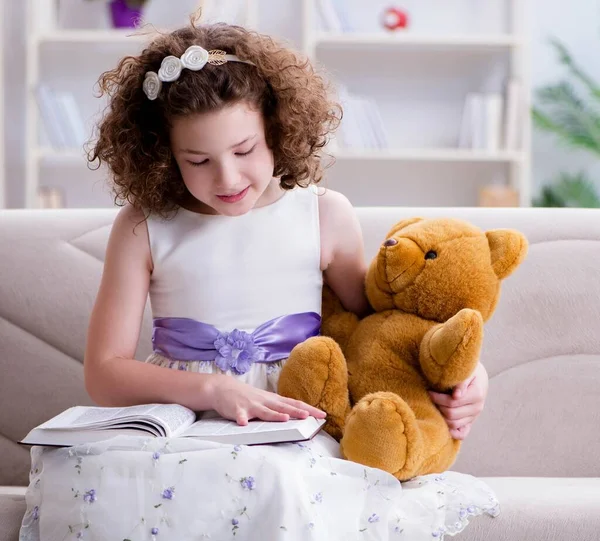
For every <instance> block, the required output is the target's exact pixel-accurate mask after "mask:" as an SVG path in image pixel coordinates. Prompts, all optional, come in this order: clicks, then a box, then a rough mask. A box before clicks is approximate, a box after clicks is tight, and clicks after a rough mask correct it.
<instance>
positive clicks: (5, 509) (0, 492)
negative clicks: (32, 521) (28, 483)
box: [0, 487, 27, 541]
mask: <svg viewBox="0 0 600 541" xmlns="http://www.w3.org/2000/svg"><path fill="white" fill-rule="evenodd" d="M26 508H27V506H26V504H25V489H24V488H19V487H8V488H2V487H0V539H1V540H2V541H17V539H18V538H19V528H20V527H21V519H22V518H23V515H24V514H25V509H26Z"/></svg>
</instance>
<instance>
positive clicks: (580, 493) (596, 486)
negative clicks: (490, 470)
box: [459, 477, 600, 541]
mask: <svg viewBox="0 0 600 541" xmlns="http://www.w3.org/2000/svg"><path fill="white" fill-rule="evenodd" d="M484 480H485V481H486V483H488V484H489V485H490V487H491V488H492V489H493V490H494V491H495V492H496V496H497V497H498V501H499V502H500V515H499V516H497V517H496V518H490V517H481V518H478V519H477V520H475V521H473V523H472V524H470V525H469V527H468V528H467V529H466V530H465V531H464V532H463V533H461V534H460V536H459V539H460V540H461V541H482V540H483V539H485V540H486V541H521V540H523V541H525V540H526V541H542V540H543V541H567V540H571V539H572V540H574V541H575V540H576V541H598V539H599V538H600V533H599V532H600V513H599V512H598V509H600V478H550V477H487V478H484Z"/></svg>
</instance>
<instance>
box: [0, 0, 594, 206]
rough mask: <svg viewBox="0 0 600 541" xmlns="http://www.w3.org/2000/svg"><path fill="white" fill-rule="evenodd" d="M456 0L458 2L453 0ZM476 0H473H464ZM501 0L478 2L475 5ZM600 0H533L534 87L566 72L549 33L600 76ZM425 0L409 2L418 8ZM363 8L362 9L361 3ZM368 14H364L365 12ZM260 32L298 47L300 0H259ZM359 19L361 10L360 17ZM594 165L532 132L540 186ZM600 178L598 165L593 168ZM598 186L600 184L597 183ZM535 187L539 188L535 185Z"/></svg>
mask: <svg viewBox="0 0 600 541" xmlns="http://www.w3.org/2000/svg"><path fill="white" fill-rule="evenodd" d="M4 1H5V10H6V18H5V33H4V35H5V43H4V47H3V51H4V55H5V66H6V77H5V84H6V89H5V99H6V171H7V179H8V187H7V191H8V193H7V202H8V205H9V206H10V207H19V206H22V205H23V202H24V199H23V189H22V179H23V178H24V170H25V166H24V126H25V111H24V95H25V88H24V86H25V39H26V36H25V35H24V32H23V27H24V23H25V14H24V10H25V8H24V2H23V1H12V0H10V1H9V0H4ZM455 1H457V0H455ZM460 1H463V2H464V1H474V0H460ZM497 1H498V0H477V1H476V2H475V4H474V5H475V6H479V7H478V8H477V9H482V8H481V5H482V4H484V3H485V2H487V3H488V4H489V5H490V6H492V7H493V5H494V4H495V3H496V2H497ZM599 1H600V0H571V1H570V2H569V3H568V4H565V3H564V2H562V1H561V0H531V2H532V4H533V13H532V15H533V17H532V28H531V31H532V38H533V40H532V48H531V50H532V59H531V63H532V70H533V85H534V87H537V86H539V85H541V84H544V83H547V82H552V81H555V80H556V79H558V78H559V77H560V75H561V73H562V70H561V68H560V66H558V64H557V62H556V60H555V58H554V56H553V55H552V51H551V49H550V48H549V47H548V46H547V44H546V38H547V37H548V36H549V35H555V36H557V37H559V38H561V39H562V40H563V41H565V42H566V43H567V45H568V46H569V47H570V49H571V51H572V53H573V55H574V56H575V58H577V59H578V60H579V61H580V62H581V64H582V65H583V66H584V67H585V68H586V69H588V70H589V71H590V73H592V74H593V75H595V76H597V77H598V78H599V79H600V56H599V55H598V54H597V51H598V47H599V45H600V31H599V28H600V24H599V23H600V17H599V15H600V6H599ZM420 2H422V0H419V2H417V0H406V2H404V3H403V5H404V4H405V5H407V6H408V7H410V5H409V4H412V5H413V7H414V9H417V8H418V4H419V3H420ZM352 4H353V7H355V8H356V9H358V10H360V9H364V10H369V15H370V14H372V4H371V3H370V2H362V1H361V2H352ZM363 6H364V7H363ZM365 14H366V12H365ZM259 15H260V30H261V31H264V32H268V33H273V34H275V35H278V36H281V37H284V38H286V39H289V40H290V41H291V42H292V43H294V44H296V45H297V46H299V42H300V32H299V25H298V20H299V17H300V2H299V1H298V0H260V14H259ZM358 16H359V17H360V14H359V15H358ZM594 163H595V160H593V159H592V158H591V157H587V156H585V155H582V154H578V153H572V152H568V151H566V150H563V149H557V145H556V142H555V141H554V140H553V139H550V138H548V137H547V136H543V135H542V134H539V133H537V132H534V157H533V168H534V182H535V184H536V185H537V184H539V183H540V182H543V181H544V180H547V179H549V178H551V177H552V176H553V175H554V174H555V173H556V172H557V171H558V170H565V169H569V170H578V169H579V168H582V167H590V166H591V165H592V164H594ZM594 170H595V172H596V173H597V174H598V178H600V166H596V167H595V169H594ZM599 185H600V183H599ZM534 191H535V187H534Z"/></svg>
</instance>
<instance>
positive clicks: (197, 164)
mask: <svg viewBox="0 0 600 541" xmlns="http://www.w3.org/2000/svg"><path fill="white" fill-rule="evenodd" d="M188 163H189V164H190V165H191V166H192V167H200V166H201V165H204V164H205V163H208V160H202V161H201V162H188Z"/></svg>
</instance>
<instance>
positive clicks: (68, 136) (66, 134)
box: [35, 83, 86, 150]
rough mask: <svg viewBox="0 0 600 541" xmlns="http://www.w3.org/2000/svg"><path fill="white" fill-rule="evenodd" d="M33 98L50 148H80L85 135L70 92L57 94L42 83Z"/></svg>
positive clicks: (77, 108)
mask: <svg viewBox="0 0 600 541" xmlns="http://www.w3.org/2000/svg"><path fill="white" fill-rule="evenodd" d="M35 96H36V100H37V103H38V107H39V110H40V116H41V118H42V127H43V130H44V133H45V134H46V138H47V140H48V143H49V144H50V146H52V147H53V148H56V149H62V150H64V149H75V148H81V147H82V146H83V144H84V143H85V140H86V133H85V125H84V121H83V118H82V115H81V110H80V109H79V106H78V104H77V101H76V100H75V96H73V94H72V93H70V92H57V91H55V90H54V89H52V88H51V87H49V86H48V85H46V84H44V83H41V84H39V85H38V86H37V87H36V89H35Z"/></svg>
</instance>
